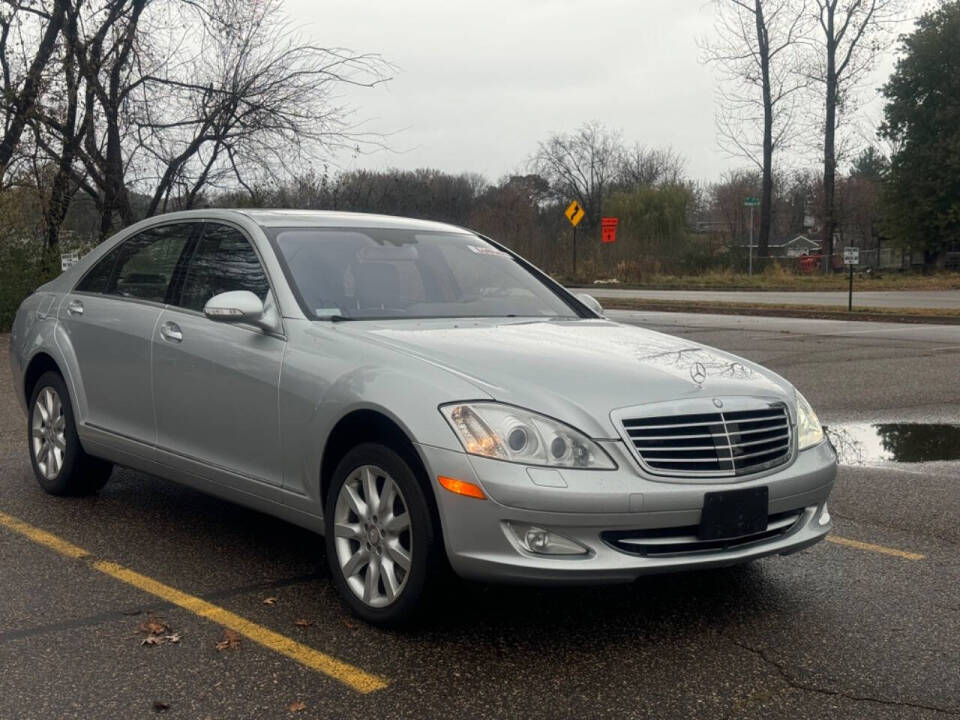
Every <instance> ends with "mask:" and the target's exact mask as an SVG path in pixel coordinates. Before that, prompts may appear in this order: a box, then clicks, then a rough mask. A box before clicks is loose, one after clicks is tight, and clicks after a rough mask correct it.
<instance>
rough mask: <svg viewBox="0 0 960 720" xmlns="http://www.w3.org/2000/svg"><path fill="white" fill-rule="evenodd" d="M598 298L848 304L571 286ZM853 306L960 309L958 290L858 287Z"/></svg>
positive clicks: (838, 297)
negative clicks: (873, 288)
mask: <svg viewBox="0 0 960 720" xmlns="http://www.w3.org/2000/svg"><path fill="white" fill-rule="evenodd" d="M571 289H573V290H576V291H577V292H586V293H590V294H591V295H595V296H596V297H598V298H638V299H643V300H674V301H687V302H689V301H699V302H730V303H765V304H766V303H770V304H775V305H785V304H786V305H836V306H843V307H846V306H847V293H846V291H830V292H777V291H748V290H628V289H625V288H616V287H610V286H608V285H594V286H592V287H585V288H571ZM853 305H854V307H861V308H864V307H883V308H941V309H947V310H956V311H957V312H960V290H923V291H920V290H916V291H914V290H889V291H886V290H865V291H859V290H857V287H856V284H855V285H854V291H853Z"/></svg>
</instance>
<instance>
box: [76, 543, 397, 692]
mask: <svg viewBox="0 0 960 720" xmlns="http://www.w3.org/2000/svg"><path fill="white" fill-rule="evenodd" d="M93 567H95V568H96V569H97V570H99V571H100V572H102V573H106V574H107V575H109V576H110V577H113V578H116V579H117V580H120V581H122V582H125V583H127V584H128V585H133V586H134V587H135V588H138V589H140V590H143V591H144V592H148V593H150V594H151V595H156V596H157V597H158V598H162V599H164V600H166V601H167V602H170V603H173V604H174V605H179V606H180V607H182V608H183V609H185V610H189V611H190V612H192V613H194V614H195V615H199V616H200V617H202V618H206V619H207V620H211V621H213V622H215V623H217V624H218V625H222V626H223V627H225V628H229V629H230V630H233V631H234V632H236V633H239V634H240V635H242V636H243V637H245V638H249V639H250V640H253V641H254V642H255V643H258V644H260V645H263V646H264V647H265V648H269V649H270V650H273V651H274V652H278V653H280V654H281V655H286V656H287V657H288V658H291V659H292V660H296V661H297V662H298V663H300V664H301V665H306V666H307V667H309V668H313V669H314V670H316V671H318V672H322V673H323V674H324V675H329V676H330V677H332V678H334V679H335V680H339V681H340V682H342V683H343V684H344V685H348V686H350V687H351V688H353V689H354V690H357V691H359V692H362V693H368V692H373V691H374V690H382V689H383V688H385V687H386V686H387V681H386V680H384V679H383V678H382V677H378V676H377V675H371V674H370V673H367V672H364V671H363V670H360V669H359V668H356V667H354V666H353V665H349V664H347V663H345V662H342V661H340V660H337V659H336V658H334V657H331V656H329V655H326V654H325V653H322V652H319V651H318V650H314V649H313V648H311V647H308V646H306V645H304V644H302V643H298V642H297V641H296V640H291V639H290V638H288V637H287V636H285V635H281V634H280V633H278V632H274V631H273V630H268V629H267V628H265V627H263V626H262V625H257V624H256V623H253V622H250V621H249V620H245V619H244V618H242V617H240V616H239V615H235V614H234V613H232V612H230V611H229V610H224V609H223V608H222V607H218V606H217V605H213V604H212V603H208V602H207V601H206V600H202V599H201V598H198V597H196V596H194V595H188V594H187V593H185V592H181V591H179V590H177V589H176V588H172V587H170V586H169V585H164V584H163V583H162V582H158V581H157V580H154V579H153V578H149V577H147V576H146V575H141V574H140V573H138V572H134V571H133V570H129V569H128V568H125V567H123V566H122V565H117V564H116V563H112V562H107V561H106V560H97V561H95V562H94V563H93Z"/></svg>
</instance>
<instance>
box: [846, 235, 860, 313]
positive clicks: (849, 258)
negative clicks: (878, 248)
mask: <svg viewBox="0 0 960 720" xmlns="http://www.w3.org/2000/svg"><path fill="white" fill-rule="evenodd" d="M843 262H844V263H845V264H846V265H847V266H848V267H849V268H850V291H849V293H848V295H847V312H851V311H852V310H853V266H854V265H859V264H860V248H858V247H845V248H844V249H843Z"/></svg>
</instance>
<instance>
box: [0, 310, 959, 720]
mask: <svg viewBox="0 0 960 720" xmlns="http://www.w3.org/2000/svg"><path fill="white" fill-rule="evenodd" d="M611 315H613V316H615V317H616V318H617V319H619V320H623V321H626V322H632V323H637V324H642V325H645V326H647V327H652V328H655V329H660V330H664V331H667V332H671V333H675V334H680V335H684V336H687V337H690V338H691V339H694V340H698V341H703V342H706V343H708V344H712V345H716V346H719V347H722V348H725V349H729V350H732V351H735V352H738V353H740V354H742V355H745V356H747V357H749V358H751V359H754V360H757V361H760V362H763V363H765V364H767V365H768V366H770V367H772V368H773V369H775V370H777V371H779V372H780V373H782V374H784V375H785V376H786V377H788V378H790V379H791V380H793V381H794V382H795V383H796V384H797V385H798V387H800V388H801V389H802V390H803V392H804V393H805V394H806V395H807V397H809V398H810V400H811V401H812V403H813V404H814V406H815V407H817V409H818V410H819V411H820V413H821V416H822V419H823V420H824V421H825V422H827V423H842V422H846V421H850V420H874V419H876V420H884V419H908V418H909V419H914V420H917V421H921V420H926V419H938V420H940V421H945V422H960V371H958V367H960V328H957V327H938V326H932V325H924V326H902V325H893V324H886V323H843V322H835V321H819V320H791V319H779V318H753V317H751V318H739V317H729V316H701V315H687V314H667V313H639V312H637V313H633V312H630V313H628V312H612V313H611ZM6 342H7V339H6V338H5V337H0V348H5V345H6ZM0 408H2V410H0V513H3V514H4V515H3V517H5V518H7V520H6V524H4V523H0V580H2V585H0V587H2V592H0V668H2V670H3V671H2V673H0V718H3V719H4V720H6V719H7V718H16V719H17V720H29V719H31V718H38V719H40V718H42V719H47V718H58V719H60V718H98V719H101V718H102V719H110V718H138V717H148V716H149V717H153V716H155V715H158V714H160V715H161V716H163V717H171V718H258V719H259V718H364V719H368V718H373V717H375V718H399V717H409V718H577V719H578V720H583V719H587V718H621V717H626V718H689V717H702V718H732V717H736V718H758V719H759V718H764V719H769V718H791V719H794V718H825V717H842V718H870V719H871V720H873V719H881V720H882V719H890V720H893V719H898V720H899V719H900V718H931V719H933V718H947V717H956V716H958V715H960V674H958V668H960V643H958V642H957V638H958V637H960V553H958V545H960V526H958V524H957V522H956V519H957V517H960V493H958V488H957V482H958V479H957V478H958V476H960V474H958V467H957V464H956V463H953V464H951V463H929V464H923V465H892V466H882V467H844V468H841V472H840V476H839V479H838V484H837V487H836V489H835V491H834V495H833V497H832V499H831V503H830V506H831V511H832V514H833V516H834V519H835V523H836V527H835V535H834V536H833V538H832V541H830V542H824V543H821V544H819V545H817V546H815V547H814V548H811V549H810V550H808V551H805V552H803V553H800V554H797V555H794V556H791V557H785V558H784V557H776V558H769V559H764V560H761V561H759V562H756V563H753V564H752V565H749V566H746V567H741V568H731V569H724V570H718V571H711V572H697V573H689V574H681V575H672V576H669V575H668V576H660V577H651V578H647V579H645V580H643V581H642V582H639V583H636V584H634V585H628V586H617V587H603V588H583V589H571V590H543V589H536V588H515V587H497V586H486V585H457V586H454V588H453V589H452V590H451V591H450V592H449V593H448V595H447V597H446V599H445V601H444V603H443V604H442V605H441V607H439V608H438V610H437V611H436V612H435V613H434V614H433V615H432V616H431V617H429V618H428V619H427V620H426V622H424V623H423V624H422V625H421V626H420V627H418V628H415V629H412V630H409V631H406V632H386V631H381V630H377V629H374V628H371V627H368V626H365V625H363V624H362V623H359V622H357V621H356V620H354V619H352V618H351V616H349V615H348V614H347V613H346V612H345V610H344V609H343V608H342V606H341V605H340V603H339V601H338V600H337V598H336V595H335V593H334V591H333V588H332V587H331V586H330V583H329V582H328V579H327V577H326V570H325V568H324V563H323V556H322V552H323V551H322V546H321V543H320V542H319V541H318V539H317V538H316V537H315V536H312V535H311V534H310V533H308V532H305V531H302V530H299V529H297V528H295V527H292V526H290V525H287V524H285V523H283V522H280V521H278V520H274V519H272V518H269V517H266V516H264V515H261V514H258V513H255V512H252V511H249V510H245V509H243V508H240V507H238V506H235V505H231V504H229V503H225V502H222V501H219V500H215V499H212V498H208V497H206V496H204V495H201V494H199V493H197V492H194V491H192V490H189V489H186V488H183V487H180V486H177V485H174V484H171V483H167V482H164V481H162V480H159V479H157V478H153V477H149V476H145V475H143V474H140V473H136V472H132V471H129V470H117V471H115V473H114V477H113V479H112V480H111V482H110V483H109V484H108V485H107V486H106V487H105V488H104V490H103V491H102V492H101V494H100V495H99V496H97V497H95V498H87V499H80V500H77V499H57V498H51V497H48V496H46V495H44V494H43V493H42V492H41V491H40V489H39V488H38V486H37V485H36V483H35V481H34V480H33V478H32V475H31V470H30V466H29V463H28V461H27V455H26V449H25V442H24V437H25V431H24V424H25V421H24V419H23V417H22V416H21V414H20V412H19V411H18V410H17V409H16V408H15V406H14V400H13V398H12V388H11V379H10V376H9V371H8V370H7V368H6V364H5V363H0ZM10 518H14V519H15V520H10ZM0 519H2V518H0ZM13 522H21V523H27V524H29V528H25V527H24V526H22V525H21V526H18V529H14V528H13V527H12V526H11V523H13ZM44 533H48V534H44ZM61 541H66V542H68V543H71V545H69V546H65V545H63V544H62V542H61ZM71 548H81V549H82V551H81V554H82V552H86V553H89V555H87V556H79V557H77V556H76V555H77V554H78V553H76V552H74V555H75V556H74V557H66V556H64V554H63V553H64V552H68V551H70V549H71ZM68 554H69V552H68ZM103 560H109V561H111V562H112V563H116V564H119V566H122V567H123V568H127V569H130V570H133V571H135V572H136V573H138V574H139V575H136V576H134V579H136V578H141V581H138V582H139V583H140V586H138V585H137V584H131V582H133V581H130V580H129V579H128V581H122V578H121V579H118V577H117V572H116V567H117V565H113V564H105V563H103V562H102V561H103ZM111 568H113V571H112V572H114V574H113V575H111V574H109V572H107V571H110V569H111ZM142 578H147V579H148V580H150V581H151V582H153V583H154V585H156V583H157V582H159V583H163V586H162V587H168V588H175V589H176V590H177V591H178V592H180V593H182V594H187V595H185V597H187V598H188V599H189V598H194V599H196V598H200V599H202V600H204V601H205V602H206V603H207V604H208V605H209V606H215V607H216V608H219V609H220V612H221V613H222V612H223V611H228V612H229V613H233V615H234V616H239V617H240V618H243V619H244V620H245V621H248V622H249V623H252V624H253V625H252V626H253V627H254V628H255V629H256V632H257V633H262V632H264V631H265V632H268V633H274V634H275V635H276V636H277V637H281V638H287V639H288V641H291V642H292V643H293V644H292V645H291V647H295V648H301V647H306V648H308V649H311V650H312V651H313V652H314V653H317V654H319V653H322V654H323V655H322V657H325V658H335V659H337V660H339V661H342V662H346V663H349V664H350V665H351V666H352V667H353V668H356V669H358V670H359V671H362V672H365V673H370V674H373V675H375V676H377V677H380V678H383V679H385V680H386V686H385V687H383V688H381V689H376V690H375V691H373V692H369V693H366V694H364V693H361V692H358V691H357V690H356V689H354V687H351V685H350V684H349V683H344V682H340V681H337V680H335V679H333V678H332V677H330V672H328V671H324V666H322V664H321V665H320V666H319V667H320V670H321V671H318V669H317V666H316V664H313V665H311V663H310V662H308V661H307V660H304V661H302V662H300V661H297V660H296V659H291V657H289V656H288V655H285V654H283V653H281V652H277V651H275V650H273V649H268V647H264V646H261V645H259V644H257V643H255V642H252V641H251V640H249V639H248V638H247V637H243V638H242V639H241V640H240V641H239V642H238V643H234V644H235V645H236V647H235V648H233V649H229V648H228V649H223V650H218V649H217V643H218V642H222V641H224V639H225V638H224V629H223V627H222V626H221V625H220V624H218V622H219V621H220V620H219V619H218V618H220V617H221V616H220V615H214V616H212V617H213V619H212V620H211V619H204V617H200V616H199V615H198V614H197V613H198V612H201V611H202V608H204V607H208V606H207V605H199V604H198V603H199V601H197V602H196V603H192V604H190V603H187V604H188V605H189V606H190V607H192V608H193V610H191V609H187V608H186V607H182V606H181V605H182V603H181V604H180V605H178V604H177V603H173V602H169V601H167V600H161V599H159V598H158V597H157V594H156V593H157V591H156V589H155V588H153V590H152V591H151V588H152V587H153V586H150V585H149V584H144V582H145V581H142ZM144 588H146V589H144ZM271 599H272V600H271ZM265 601H269V602H265ZM191 602H192V601H191ZM198 608H199V609H198ZM201 614H202V612H201ZM208 616H210V615H208ZM151 618H153V619H154V621H159V622H162V623H163V624H165V625H166V626H168V627H169V632H168V634H175V635H176V636H179V641H178V642H175V643H174V642H172V641H165V642H164V643H163V644H160V645H157V646H144V645H141V643H142V641H143V639H144V637H145V636H144V634H143V633H141V632H139V628H140V626H141V624H142V623H144V622H147V621H150V619H151ZM298 621H299V623H298ZM251 632H253V631H251ZM257 637H260V636H259V635H257ZM268 637H272V636H268ZM288 644H289V643H288ZM227 645H230V643H229V642H228V643H227ZM308 660H309V658H308ZM301 704H302V709H299V708H301ZM291 706H292V707H293V708H294V710H290V708H291Z"/></svg>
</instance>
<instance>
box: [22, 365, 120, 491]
mask: <svg viewBox="0 0 960 720" xmlns="http://www.w3.org/2000/svg"><path fill="white" fill-rule="evenodd" d="M47 389H50V390H52V391H53V392H54V393H55V394H56V398H57V399H58V400H59V402H60V407H61V409H62V417H63V420H64V422H63V429H62V445H63V447H62V449H60V455H59V457H60V458H61V460H60V463H59V467H58V468H57V471H56V472H55V473H52V472H48V471H47V470H52V468H49V467H48V463H49V460H45V459H43V458H38V457H37V452H38V449H37V443H36V442H35V437H34V426H35V417H34V416H35V412H38V411H37V410H36V406H37V402H38V399H39V398H40V396H41V394H44V391H45V390H47ZM44 397H45V398H47V397H49V395H46V394H44ZM58 440H59V437H58ZM50 442H52V440H50ZM41 444H42V441H41ZM57 447H58V448H59V445H57ZM27 452H28V453H29V455H30V464H31V465H32V466H33V474H34V475H35V476H36V478H37V482H38V483H40V487H42V488H43V489H44V490H45V491H46V492H48V493H49V494H51V495H72V496H81V495H90V494H92V493H95V492H97V491H98V490H100V488H102V487H103V486H104V485H105V484H106V483H107V480H109V479H110V472H111V471H112V470H113V465H112V464H111V463H109V462H107V461H106V460H101V459H100V458H95V457H93V456H91V455H88V454H87V453H86V452H85V451H84V449H83V447H82V446H81V445H80V438H78V437H77V424H76V421H75V419H74V415H73V405H72V404H71V401H70V393H69V392H68V391H67V384H66V383H65V382H64V381H63V378H62V377H61V376H60V373H58V372H54V371H52V370H51V371H48V372H45V373H44V374H43V375H41V376H40V379H39V380H37V383H36V385H34V387H33V391H32V392H31V393H30V402H29V403H28V405H27ZM51 452H52V451H51ZM41 455H42V453H41Z"/></svg>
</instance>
